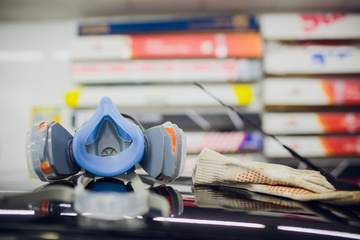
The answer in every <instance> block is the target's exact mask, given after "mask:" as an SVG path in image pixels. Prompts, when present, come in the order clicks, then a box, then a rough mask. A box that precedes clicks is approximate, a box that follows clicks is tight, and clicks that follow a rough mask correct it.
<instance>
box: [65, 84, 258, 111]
mask: <svg viewBox="0 0 360 240" xmlns="http://www.w3.org/2000/svg"><path fill="white" fill-rule="evenodd" d="M204 87H205V88H207V89H208V90H209V91H210V92H212V93H213V94H215V95H216V96H218V97H219V98H220V99H222V100H223V101H225V102H227V103H228V104H230V105H234V106H238V105H239V106H251V105H253V106H254V107H257V106H258V105H260V104H259V102H260V100H259V98H258V97H257V96H258V95H259V86H258V84H204ZM104 96H108V97H110V98H111V100H112V101H113V102H114V104H115V105H116V106H117V107H119V108H136V107H137V108H144V107H164V108H165V107H170V108H172V107H188V106H191V107H217V106H220V104H219V103H218V102H217V101H216V100H214V99H213V98H212V97H210V96H209V95H208V94H206V93H205V92H204V91H203V90H202V89H200V88H199V87H197V86H195V85H192V84H178V85H176V84H164V85H141V86H139V85H114V86H111V85H110V86H87V87H82V88H78V89H75V90H69V91H68V92H67V93H66V96H65V98H66V103H67V105H68V106H70V107H74V108H94V107H96V106H97V105H98V104H99V102H100V100H101V98H102V97H104Z"/></svg>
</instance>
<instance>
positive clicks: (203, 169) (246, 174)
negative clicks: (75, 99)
mask: <svg viewBox="0 0 360 240" xmlns="http://www.w3.org/2000/svg"><path fill="white" fill-rule="evenodd" d="M193 183H194V184H214V183H215V184H220V185H228V186H232V187H239V186H236V185H237V184H239V183H256V184H264V185H273V186H279V185H281V186H292V187H298V188H303V189H307V190H309V191H312V192H316V193H326V192H333V191H335V188H334V187H333V186H332V185H331V184H330V183H329V182H328V181H327V180H326V178H325V177H324V176H323V175H321V174H320V172H317V171H312V170H297V169H293V168H290V167H287V166H284V165H278V164H270V163H261V162H250V163H242V162H240V161H239V160H237V159H235V158H231V157H226V156H224V155H221V154H220V153H217V152H215V151H213V150H211V149H209V148H204V149H203V151H202V152H201V153H200V154H199V156H198V159H197V165H196V166H195V168H194V171H193ZM235 184H236V185H235Z"/></svg>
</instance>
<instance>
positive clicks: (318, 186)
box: [297, 179, 335, 193]
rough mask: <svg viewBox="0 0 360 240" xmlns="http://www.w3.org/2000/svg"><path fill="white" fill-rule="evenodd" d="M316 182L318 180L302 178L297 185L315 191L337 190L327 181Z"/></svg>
mask: <svg viewBox="0 0 360 240" xmlns="http://www.w3.org/2000/svg"><path fill="white" fill-rule="evenodd" d="M316 182H317V181H315V182H311V181H308V180H303V179H301V180H299V181H298V185H297V187H301V188H304V189H307V190H310V191H312V192H315V193H325V192H333V191H334V190H335V189H334V187H333V186H332V185H331V184H330V185H328V184H326V183H325V182H318V183H316Z"/></svg>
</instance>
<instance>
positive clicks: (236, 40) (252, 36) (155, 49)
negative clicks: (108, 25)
mask: <svg viewBox="0 0 360 240" xmlns="http://www.w3.org/2000/svg"><path fill="white" fill-rule="evenodd" d="M131 42H132V58H134V59H143V58H230V57H243V58H260V57H261V56H262V40H261V36H260V34H259V33H199V34H195V33H189V34H146V35H145V34H144V35H131Z"/></svg>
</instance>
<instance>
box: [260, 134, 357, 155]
mask: <svg viewBox="0 0 360 240" xmlns="http://www.w3.org/2000/svg"><path fill="white" fill-rule="evenodd" d="M278 139H279V140H280V141H281V142H282V143H284V144H286V145H287V146H288V147H290V148H292V149H293V150H295V151H296V152H297V153H299V154H300V155H302V156H304V157H359V154H360V136H359V135H356V136H349V135H345V136H281V137H278ZM264 154H265V156H266V157H269V158H292V156H291V155H290V153H289V152H288V151H287V150H286V149H285V148H283V147H282V146H281V145H280V144H279V143H278V142H277V141H275V140H274V139H272V138H270V137H265V138H264Z"/></svg>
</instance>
